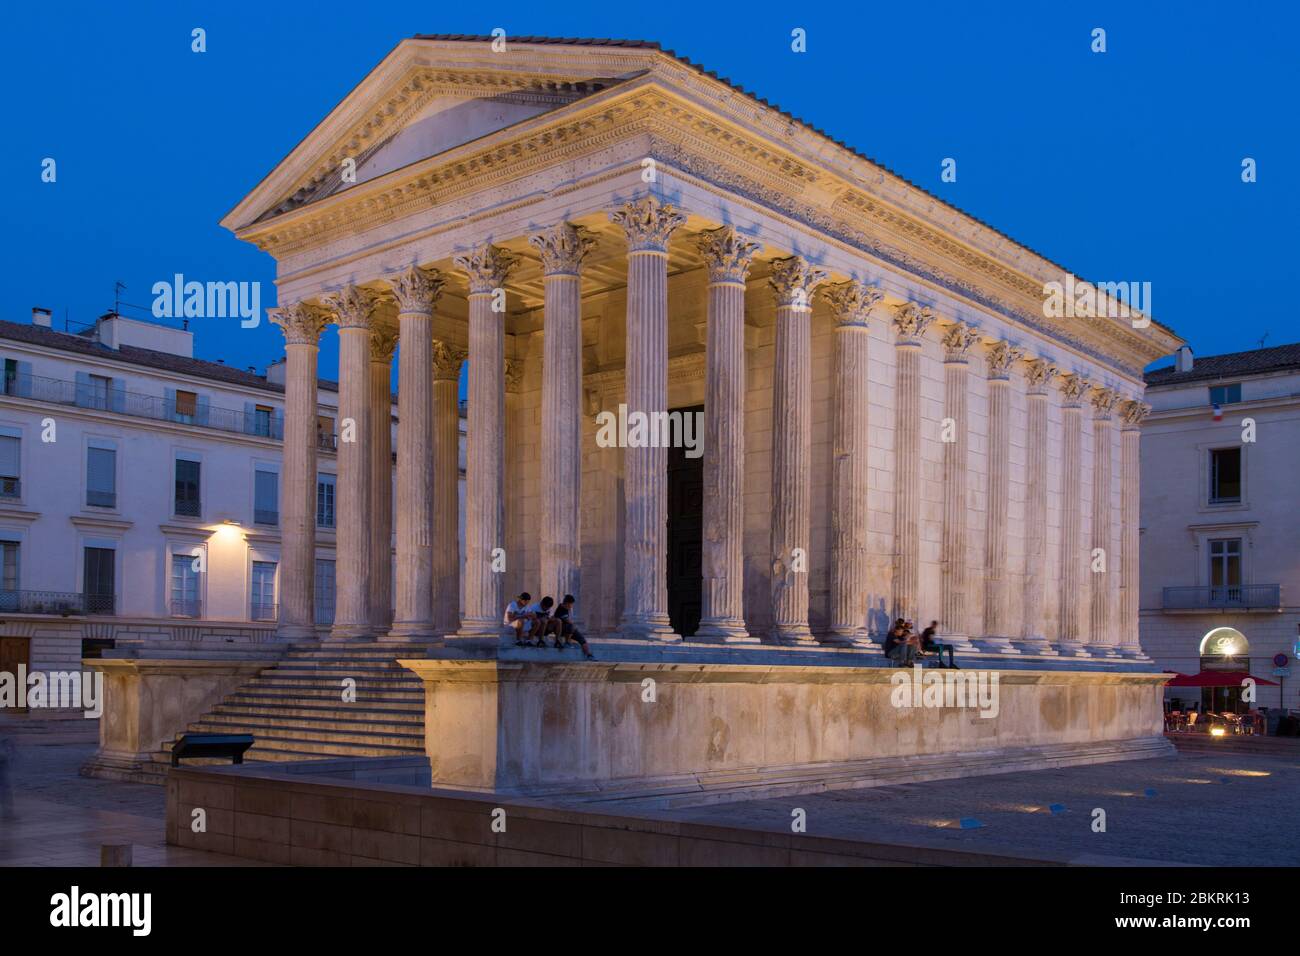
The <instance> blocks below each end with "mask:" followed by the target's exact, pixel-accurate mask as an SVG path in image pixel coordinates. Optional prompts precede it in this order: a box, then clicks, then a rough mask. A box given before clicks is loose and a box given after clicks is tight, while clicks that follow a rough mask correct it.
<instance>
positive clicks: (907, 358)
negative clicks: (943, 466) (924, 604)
mask: <svg viewBox="0 0 1300 956" xmlns="http://www.w3.org/2000/svg"><path fill="white" fill-rule="evenodd" d="M934 319H935V315H934V312H932V311H931V310H930V309H929V308H926V307H923V306H918V305H916V304H915V303H911V302H909V303H906V304H904V305H902V306H900V307H899V308H898V310H897V312H896V313H895V315H894V326H895V329H896V331H897V334H898V338H897V340H896V342H895V344H894V348H895V350H896V352H897V355H896V363H897V364H896V371H895V375H896V378H895V382H896V384H895V387H894V617H896V618H897V617H903V618H910V619H912V620H915V619H916V616H917V600H918V595H917V590H918V588H919V586H920V573H921V563H920V562H921V462H920V454H921V341H922V339H923V337H924V335H925V330H926V329H927V328H929V327H930V325H931V324H932V323H933V322H934ZM890 625H891V626H892V625H893V621H890Z"/></svg>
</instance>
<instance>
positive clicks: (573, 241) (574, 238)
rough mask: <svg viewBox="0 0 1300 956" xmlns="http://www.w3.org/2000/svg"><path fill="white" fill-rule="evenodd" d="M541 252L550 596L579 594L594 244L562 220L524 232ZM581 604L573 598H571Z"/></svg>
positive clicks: (543, 536)
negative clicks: (588, 282)
mask: <svg viewBox="0 0 1300 956" xmlns="http://www.w3.org/2000/svg"><path fill="white" fill-rule="evenodd" d="M528 241H529V242H530V243H532V245H533V246H534V247H535V248H536V249H537V251H538V252H539V253H540V254H541V258H542V275H543V280H542V281H543V284H544V298H545V302H544V323H545V324H544V326H543V334H542V422H543V427H544V428H545V430H546V438H545V442H544V446H543V447H544V448H545V456H546V460H545V464H544V465H543V467H542V469H541V495H542V524H541V527H540V528H538V529H537V531H538V538H539V541H540V544H541V581H540V584H539V587H540V588H541V593H542V594H544V595H545V594H549V595H552V596H554V598H555V600H556V602H557V603H558V602H559V601H560V600H562V599H563V597H564V595H566V594H573V595H577V596H579V597H580V596H581V591H582V588H581V586H580V579H579V575H580V573H581V570H582V559H581V545H580V541H579V511H580V508H579V503H580V502H581V500H582V276H581V270H582V261H583V259H585V258H586V256H587V255H588V254H589V253H590V252H591V250H592V248H593V247H594V246H595V245H596V240H595V239H594V238H593V236H592V235H591V233H590V232H588V230H586V229H584V228H582V227H581V226H574V225H572V224H570V223H567V222H563V223H560V224H559V225H558V226H555V227H554V228H552V229H549V230H547V231H546V232H543V233H541V234H540V235H536V236H533V237H531V238H530V239H529V240H528ZM579 607H581V602H579Z"/></svg>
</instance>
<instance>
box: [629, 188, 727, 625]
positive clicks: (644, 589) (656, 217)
mask: <svg viewBox="0 0 1300 956" xmlns="http://www.w3.org/2000/svg"><path fill="white" fill-rule="evenodd" d="M609 218H610V221H611V222H613V223H615V224H616V225H618V226H621V227H622V228H623V231H624V232H625V233H626V235H627V242H628V254H627V345H626V348H627V359H626V363H625V368H626V372H625V391H626V395H627V411H628V415H629V416H631V415H634V414H637V413H640V414H645V415H653V414H654V413H656V412H666V411H667V406H668V238H669V236H671V235H672V233H673V231H674V230H675V229H677V227H678V226H680V225H681V224H682V223H683V222H685V221H686V217H685V216H684V215H682V214H681V213H679V212H678V211H677V209H676V208H674V207H673V206H670V205H668V204H666V203H661V202H660V201H659V200H658V199H656V198H655V197H653V196H647V197H646V198H644V199H639V200H637V201H636V202H631V203H628V204H627V205H625V206H624V207H623V208H622V209H620V210H617V211H615V212H611V213H610V215H609ZM705 454H706V455H707V454H708V452H707V451H706V452H705ZM623 465H624V485H623V498H624V502H625V508H626V519H625V531H624V571H623V579H624V594H625V596H624V601H623V620H622V622H621V624H620V630H621V636H622V637H623V638H631V639H639V640H658V641H672V640H677V639H678V635H676V634H674V633H673V629H672V624H671V623H670V622H669V619H668V580H667V576H668V470H667V469H668V449H666V448H663V447H635V448H627V449H626V450H625V451H624V453H623Z"/></svg>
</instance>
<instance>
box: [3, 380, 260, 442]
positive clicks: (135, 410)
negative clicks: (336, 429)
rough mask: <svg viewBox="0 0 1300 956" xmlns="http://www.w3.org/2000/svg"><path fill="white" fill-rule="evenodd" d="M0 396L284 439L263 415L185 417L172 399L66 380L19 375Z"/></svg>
mask: <svg viewBox="0 0 1300 956" xmlns="http://www.w3.org/2000/svg"><path fill="white" fill-rule="evenodd" d="M3 393H4V394H5V395H10V396H12V397H14V398H30V399H32V400H34V401H38V402H53V403H55V404H58V405H73V406H77V407H79V408H96V409H101V410H103V411H107V412H115V413H117V414H119V415H129V416H131V417H132V418H150V419H153V420H154V421H160V422H177V423H179V424H183V425H197V426H199V427H200V428H215V429H217V430H218V431H223V432H237V433H239V434H241V435H260V436H262V437H263V438H274V439H283V438H284V425H283V421H282V419H281V418H279V417H277V416H272V415H267V414H266V412H264V411H263V412H261V413H258V412H253V413H251V414H250V413H248V412H245V411H242V410H237V409H233V408H212V407H209V406H208V405H199V406H196V407H195V408H194V409H193V413H192V414H187V412H188V411H189V410H188V409H185V410H178V409H177V405H176V400H175V399H171V400H168V399H167V398H165V397H162V396H159V395H143V394H140V393H138V392H127V391H124V390H121V389H111V390H109V391H108V392H107V393H105V392H104V391H102V390H97V389H96V388H95V387H94V386H87V385H86V384H85V383H80V384H78V383H77V382H70V381H67V380H66V379H57V378H42V377H40V376H37V375H19V376H16V377H14V378H10V379H7V380H5V381H4V392H3Z"/></svg>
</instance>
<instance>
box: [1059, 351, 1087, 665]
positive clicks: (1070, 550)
mask: <svg viewBox="0 0 1300 956" xmlns="http://www.w3.org/2000/svg"><path fill="white" fill-rule="evenodd" d="M1059 387H1060V390H1061V396H1062V398H1063V400H1064V403H1065V405H1064V408H1063V410H1062V418H1063V424H1062V429H1063V434H1062V441H1061V448H1062V452H1061V471H1062V476H1061V480H1062V488H1061V551H1060V556H1059V559H1060V576H1059V581H1058V587H1059V593H1060V608H1061V610H1060V627H1059V629H1058V630H1059V634H1060V637H1059V639H1058V642H1057V645H1056V649H1057V651H1058V652H1059V653H1060V654H1062V655H1063V656H1066V657H1088V656H1089V655H1088V652H1087V650H1086V649H1085V648H1084V645H1083V640H1082V637H1081V634H1080V627H1079V588H1080V585H1081V584H1082V581H1081V580H1080V578H1079V575H1080V572H1081V571H1082V570H1083V569H1082V566H1081V565H1082V560H1083V547H1082V535H1083V529H1082V528H1081V526H1080V525H1081V523H1082V510H1083V509H1082V501H1081V499H1082V489H1081V484H1082V479H1081V477H1080V474H1079V470H1080V468H1082V466H1083V395H1084V393H1085V392H1087V391H1088V389H1089V388H1091V387H1092V385H1091V383H1090V382H1088V381H1087V380H1086V379H1084V378H1083V377H1082V376H1081V375H1078V374H1076V373H1074V372H1071V373H1069V374H1068V375H1063V376H1061V382H1060V386H1059Z"/></svg>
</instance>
